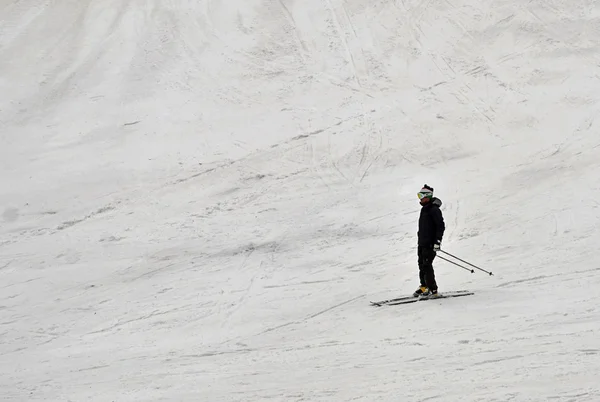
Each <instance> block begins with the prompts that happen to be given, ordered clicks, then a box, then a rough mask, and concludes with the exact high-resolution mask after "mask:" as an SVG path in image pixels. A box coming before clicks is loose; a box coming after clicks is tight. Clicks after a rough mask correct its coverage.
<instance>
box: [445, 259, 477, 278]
mask: <svg viewBox="0 0 600 402" xmlns="http://www.w3.org/2000/svg"><path fill="white" fill-rule="evenodd" d="M438 258H439V259H442V260H444V261H447V262H449V263H450V264H454V265H456V266H457V267H461V268H462V269H466V270H467V271H469V272H470V273H472V274H474V273H475V270H473V269H469V268H467V267H463V266H462V265H460V264H459V263H457V262H454V261H450V260H449V259H447V258H444V257H442V256H441V255H438Z"/></svg>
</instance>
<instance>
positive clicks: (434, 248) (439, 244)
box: [433, 240, 442, 252]
mask: <svg viewBox="0 0 600 402" xmlns="http://www.w3.org/2000/svg"><path fill="white" fill-rule="evenodd" d="M441 245H442V243H441V242H440V241H439V240H438V241H437V242H436V243H435V244H434V245H433V251H435V252H438V251H440V246H441Z"/></svg>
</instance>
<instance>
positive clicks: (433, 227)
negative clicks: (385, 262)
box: [413, 184, 446, 297]
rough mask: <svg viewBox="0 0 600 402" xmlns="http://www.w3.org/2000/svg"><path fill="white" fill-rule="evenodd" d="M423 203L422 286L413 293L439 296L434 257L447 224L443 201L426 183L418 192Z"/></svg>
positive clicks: (420, 258)
mask: <svg viewBox="0 0 600 402" xmlns="http://www.w3.org/2000/svg"><path fill="white" fill-rule="evenodd" d="M417 196H418V197H419V200H420V203H421V206H422V207H421V215H420V217H419V232H418V233H417V236H418V238H419V243H418V251H417V254H418V257H419V279H420V281H421V286H420V287H419V289H417V290H416V291H415V293H413V296H415V297H418V296H437V294H438V286H437V283H436V281H435V273H434V271H433V259H434V258H435V256H436V252H437V251H439V249H440V246H441V244H442V237H443V236H444V230H446V226H445V224H444V217H443V216H442V211H440V207H441V206H442V201H441V200H440V199H439V198H435V197H434V196H433V188H432V187H430V186H428V185H427V184H425V185H424V186H423V188H422V189H421V191H419V192H418V193H417Z"/></svg>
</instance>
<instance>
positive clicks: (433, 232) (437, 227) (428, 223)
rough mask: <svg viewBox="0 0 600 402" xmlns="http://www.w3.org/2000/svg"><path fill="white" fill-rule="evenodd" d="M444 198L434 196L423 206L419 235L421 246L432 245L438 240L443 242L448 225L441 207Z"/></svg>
mask: <svg viewBox="0 0 600 402" xmlns="http://www.w3.org/2000/svg"><path fill="white" fill-rule="evenodd" d="M441 206H442V200H440V199H439V198H435V197H434V198H433V199H432V200H431V201H429V202H428V203H427V204H425V205H423V207H422V208H421V216H420V217H419V232H418V233H417V235H418V237H419V246H420V247H432V248H433V245H434V244H435V243H436V242H440V243H441V242H442V237H443V236H444V231H445V230H446V225H445V224H444V217H443V216H442V211H440V207H441Z"/></svg>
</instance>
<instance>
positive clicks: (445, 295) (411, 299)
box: [371, 290, 475, 307]
mask: <svg viewBox="0 0 600 402" xmlns="http://www.w3.org/2000/svg"><path fill="white" fill-rule="evenodd" d="M473 294H475V293H473V292H470V291H468V290H457V291H454V292H445V293H440V294H439V295H437V296H418V297H415V296H403V297H397V298H395V299H387V300H381V301H375V302H374V301H372V302H371V305H372V306H377V307H381V306H395V305H397V304H408V303H416V302H418V301H425V300H438V299H447V298H450V297H461V296H470V295H473Z"/></svg>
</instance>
